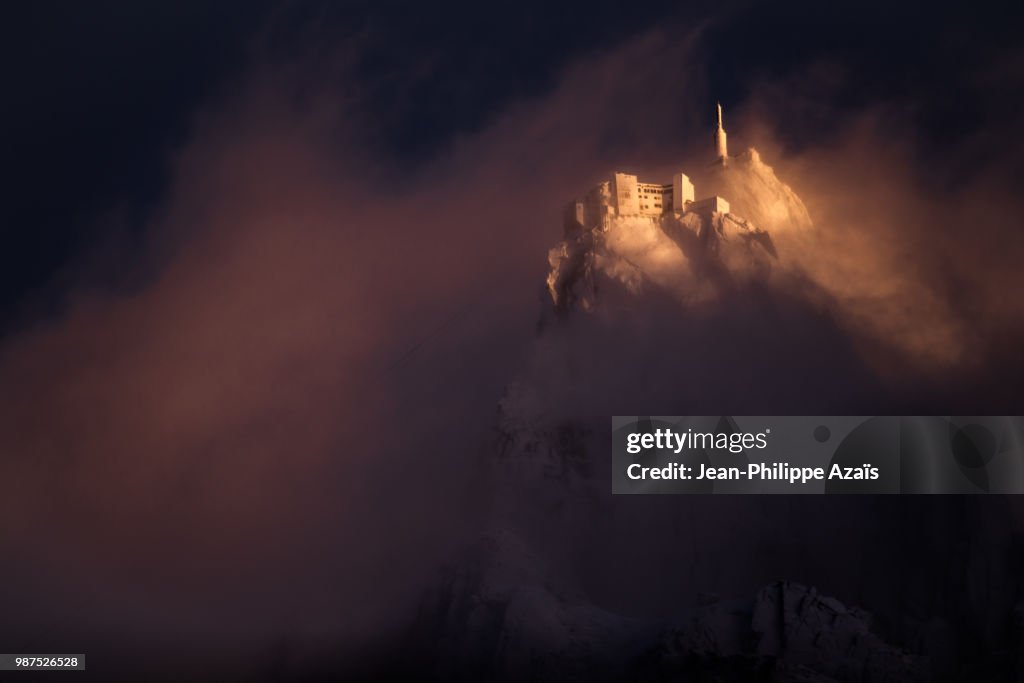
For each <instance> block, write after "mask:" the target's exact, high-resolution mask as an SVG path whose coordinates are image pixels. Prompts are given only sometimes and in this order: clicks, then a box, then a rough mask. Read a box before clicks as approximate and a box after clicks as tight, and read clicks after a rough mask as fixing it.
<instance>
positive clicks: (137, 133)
mask: <svg viewBox="0 0 1024 683" xmlns="http://www.w3.org/2000/svg"><path fill="white" fill-rule="evenodd" d="M925 8H926V9H925ZM1016 19H1017V17H1015V16H1008V15H1007V14H1006V10H1002V11H999V10H995V9H992V8H985V9H981V8H979V6H978V5H976V4H974V5H967V4H966V3H961V4H958V5H954V4H943V3H934V4H930V5H927V6H926V5H920V6H917V5H915V6H913V7H911V6H905V5H903V4H899V3H895V4H893V3H889V4H885V5H882V4H878V5H874V4H871V3H869V4H868V5H864V4H862V3H858V4H855V5H850V6H836V5H834V4H833V3H820V2H796V3H784V4H781V5H780V4H778V3H770V4H769V3H762V4H757V3H732V4H729V3H686V4H684V3H678V2H666V1H664V0H647V1H646V2H644V3H643V4H642V6H632V5H628V4H623V3H621V2H608V1H605V0H594V1H588V2H585V3H571V2H565V3H561V2H560V3H536V2H523V3H498V4H495V3H458V4H446V3H442V4H435V3H429V4H428V3H404V2H403V3H393V2H392V3H388V2H384V3H381V2H372V3H371V2H366V3H361V2H345V3H337V2H270V1H268V0H247V1H246V2H233V1H228V0H224V1H221V2H212V3H211V2H195V1H193V0H186V1H184V2H175V3H168V2H164V3H145V4H140V3H134V2H109V1H107V2H93V3H77V2H33V3H19V4H18V5H17V6H14V5H10V6H8V7H7V8H6V10H5V16H4V21H3V25H4V28H3V31H4V33H5V36H4V40H3V42H4V46H5V48H6V50H5V51H6V58H5V59H4V74H5V75H4V85H5V95H4V105H3V108H2V115H0V116H2V119H0V120H2V127H0V130H2V133H0V135H2V136H3V140H4V142H3V146H2V148H3V149H4V160H5V163H6V165H7V171H8V172H7V173H6V174H5V175H6V176H7V178H8V180H7V182H6V183H5V191H4V193H3V195H4V201H3V203H2V208H0V212H2V213H0V226H2V229H3V231H4V245H5V248H4V249H3V250H2V254H3V257H2V262H0V273H2V275H0V321H2V322H3V323H4V328H6V327H7V326H8V325H9V324H10V323H11V322H12V320H18V319H22V318H23V317H24V316H32V315H34V314H36V313H38V312H40V311H45V310H48V309H49V307H50V306H52V305H53V304H54V303H56V302H57V301H58V300H59V296H56V293H57V292H59V290H60V284H59V278H57V281H56V284H54V282H55V281H54V277H55V274H57V273H59V272H60V271H61V268H62V266H65V265H66V264H67V263H68V262H69V260H73V257H74V256H76V255H77V254H79V253H80V252H88V251H89V248H90V244H91V243H92V241H94V240H95V239H96V238H97V235H96V232H97V223H98V222H101V221H102V222H105V223H107V224H108V230H109V225H110V224H111V223H113V224H116V225H117V226H119V227H118V228H117V229H118V230H119V231H120V232H121V239H127V240H128V241H129V242H130V241H131V239H133V236H134V235H136V233H137V232H138V230H140V226H141V225H142V224H143V222H144V220H145V218H146V217H147V215H148V212H149V211H151V209H152V207H153V206H154V204H155V203H156V202H158V201H159V199H160V197H161V192H162V191H163V190H164V185H165V182H166V180H167V169H168V159H169V157H170V155H171V154H172V153H173V152H174V150H175V149H176V148H177V147H178V146H180V145H181V144H182V143H183V141H184V140H185V139H186V138H187V136H188V131H189V127H190V124H191V121H192V119H191V118H190V117H192V116H193V114H194V112H195V111H196V109H197V108H198V107H201V106H202V105H203V104H204V103H206V102H209V101H210V100H211V99H216V98H217V97H219V96H220V95H222V94H224V93H225V92H230V90H231V88H232V85H233V82H234V80H235V79H237V78H238V77H239V75H240V74H241V73H243V72H244V71H245V70H246V69H247V68H249V67H250V66H251V65H252V64H253V63H259V62H265V61H274V60H287V59H291V58H296V57H297V56H301V57H303V58H307V57H308V56H309V55H314V56H315V55H317V54H319V53H323V54H328V53H330V51H331V50H332V49H336V48H337V47H338V46H339V45H344V44H345V43H346V42H351V43H358V44H359V45H360V49H361V57H360V64H359V67H358V69H357V74H358V75H359V77H360V78H361V79H363V83H364V85H365V86H366V87H367V89H368V97H367V101H366V102H365V106H366V107H367V108H368V110H369V111H370V112H372V114H371V115H372V118H373V119H374V120H375V121H376V122H377V123H378V127H377V128H375V129H374V130H372V131H369V130H368V131H367V137H368V138H369V139H370V140H372V143H373V144H374V145H376V146H377V147H378V148H379V149H381V150H382V151H383V152H385V153H387V154H389V155H393V156H394V157H395V158H397V159H400V160H404V161H405V162H407V163H409V164H415V163H416V162H417V161H418V160H422V159H424V158H428V157H430V156H431V155H433V154H436V153H437V152H438V150H441V149H443V147H444V144H445V143H446V142H447V141H449V140H450V139H451V138H452V137H453V136H456V135H458V134H460V133H462V132H465V131H472V130H476V129H477V128H479V127H480V126H481V125H484V124H486V123H487V122H488V121H489V120H491V118H492V117H493V116H494V115H495V114H496V113H497V112H500V111H501V110H502V109H503V108H504V107H506V106H507V105H509V103H512V102H515V101H517V100H520V99H522V98H524V97H531V96H537V95H539V94H542V93H544V92H545V90H546V88H549V87H550V86H551V84H552V81H553V79H554V78H555V77H556V75H557V73H558V70H559V69H560V68H561V67H562V66H563V65H564V64H565V63H566V62H567V61H569V60H572V59H574V58H578V57H579V56H581V55H585V54H588V53H595V52H600V51H601V50H605V49H607V48H608V47H609V46H611V45H614V44H616V43H619V42H621V41H623V40H625V39H628V38H629V37H630V36H632V35H634V34H636V33H637V32H640V31H643V30H646V29H650V28H652V27H654V26H657V25H667V26H669V27H670V28H671V27H678V30H679V31H680V33H682V32H683V31H684V30H685V29H686V28H689V27H692V26H694V25H696V24H699V23H700V22H705V21H711V22H712V23H711V24H710V29H709V31H708V32H707V33H706V35H705V40H706V43H707V44H706V45H705V46H704V48H705V55H706V59H707V65H708V74H709V80H710V82H711V83H713V87H712V89H713V91H714V93H716V96H717V97H718V98H720V99H721V100H722V101H723V102H724V103H725V104H726V107H727V109H728V108H729V107H731V106H732V105H735V104H738V103H740V102H742V101H743V100H744V99H745V98H746V97H747V96H748V95H749V92H750V89H751V87H752V84H753V83H755V82H757V81H758V80H760V79H763V78H765V77H775V78H778V77H785V75H786V74H788V73H791V72H793V71H794V70H797V69H801V68H804V67H806V65H808V64H810V63H815V62H825V63H831V64H839V65H841V67H842V74H841V77H840V79H839V81H838V82H835V83H833V84H832V87H831V89H830V92H829V93H828V97H829V98H830V99H831V101H830V102H829V105H830V106H829V107H827V108H823V109H822V112H827V116H826V115H822V114H820V113H816V112H815V111H814V110H813V109H808V110H806V111H804V112H803V113H802V115H801V116H800V117H796V118H797V120H791V121H783V122H780V123H779V126H780V129H779V131H778V134H779V137H780V139H782V140H783V141H785V143H786V144H788V145H792V146H794V147H797V148H799V147H801V146H806V145H815V144H819V143H821V142H823V141H827V139H828V137H829V135H830V134H831V133H833V132H834V130H835V127H836V125H837V123H838V122H837V121H836V120H835V118H836V115H835V112H836V111H837V110H840V111H841V110H843V109H844V108H849V110H850V111H851V112H856V111H859V110H860V109H862V108H864V107H866V106H870V105H871V104H873V103H877V102H891V101H898V102H903V103H906V105H907V107H908V108H909V109H910V112H909V114H908V115H909V116H911V117H912V118H913V121H914V123H915V124H916V126H917V129H918V131H919V133H920V136H921V138H922V140H924V141H926V142H927V144H926V145H922V154H934V155H937V156H941V155H942V153H943V151H942V150H943V149H944V148H945V147H948V146H952V145H956V144H957V143H958V141H959V140H961V139H962V138H964V137H968V136H970V135H972V134H974V133H976V132H977V131H978V130H979V129H980V128H981V127H983V126H985V125H987V124H990V123H992V122H993V121H994V120H996V119H1002V120H1004V121H1005V120H1012V117H1015V116H1016V115H1017V112H1018V110H1019V108H1020V105H1021V102H1022V98H1021V89H1020V87H1019V86H1020V79H1019V78H1017V79H1016V81H1014V83H1015V84H1016V86H1017V87H1015V88H1014V89H1013V91H1006V89H1005V81H1004V82H1002V84H1003V87H999V88H993V87H991V84H989V83H986V82H985V81H984V80H983V79H979V78H977V76H978V74H979V73H984V72H985V71H986V70H988V69H991V68H992V65H993V64H997V63H1002V62H1001V60H1003V58H1004V56H1005V54H1006V53H1007V51H1008V50H1010V49H1012V47H1013V46H1014V45H1015V41H1016V40H1017V38H1018V35H1019V22H1018V21H1017V20H1016ZM636 68H638V69H640V68H644V69H656V68H657V65H651V64H645V65H637V67H636ZM1006 68H1011V69H1017V70H1018V71H1019V70H1020V69H1021V66H1020V64H1019V63H1017V64H1009V65H1007V67H1006ZM389 74H390V75H391V77H390V78H389V77H388V75H389ZM395 74H399V77H398V78H395V77H394V76H395ZM396 82H397V83H400V84H401V86H400V87H395V83H396ZM665 87H671V84H666V85H665ZM47 284H50V287H49V288H48V289H46V288H45V286H46V285H47ZM41 289H43V294H40V290H41ZM30 293H35V295H34V296H28V295H29V294H30Z"/></svg>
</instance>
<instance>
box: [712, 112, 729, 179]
mask: <svg viewBox="0 0 1024 683" xmlns="http://www.w3.org/2000/svg"><path fill="white" fill-rule="evenodd" d="M715 105H716V106H717V107H718V130H716V131H715V155H716V157H717V160H718V161H720V162H722V164H723V165H724V164H725V163H726V162H727V161H728V159H729V147H728V145H727V144H726V136H725V128H723V127H722V103H721V102H716V103H715Z"/></svg>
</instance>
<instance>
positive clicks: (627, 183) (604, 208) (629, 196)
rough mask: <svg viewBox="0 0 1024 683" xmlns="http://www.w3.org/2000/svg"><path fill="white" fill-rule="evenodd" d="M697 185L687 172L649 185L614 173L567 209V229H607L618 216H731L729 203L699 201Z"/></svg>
mask: <svg viewBox="0 0 1024 683" xmlns="http://www.w3.org/2000/svg"><path fill="white" fill-rule="evenodd" d="M715 154H716V163H720V164H722V165H725V164H726V163H727V160H728V148H727V147H726V135H725V129H724V128H723V127H722V105H720V104H719V105H718V129H717V130H716V132H715ZM695 197H696V195H695V193H694V187H693V183H692V182H690V178H689V176H687V175H686V174H685V173H676V174H675V175H673V176H672V182H671V183H668V184H664V185H663V184H659V183H645V182H640V181H639V180H637V177H636V176H635V175H631V174H629V173H619V172H616V173H613V174H612V177H611V179H610V180H606V181H604V182H603V183H600V184H599V185H597V186H596V187H594V188H592V189H591V190H590V191H589V192H587V194H586V195H584V196H583V198H582V199H577V200H575V201H572V202H570V203H569V205H568V206H567V207H566V214H565V226H566V229H567V230H569V229H578V228H580V227H583V228H592V227H599V226H602V227H603V226H604V225H605V224H606V221H608V220H610V219H611V218H613V217H615V216H651V217H654V218H656V217H659V216H662V215H664V214H669V213H672V214H679V215H681V214H685V213H701V214H708V215H710V214H713V213H721V214H727V213H729V202H727V201H726V200H725V199H724V198H722V197H718V196H711V197H706V198H704V199H700V200H696V199H695Z"/></svg>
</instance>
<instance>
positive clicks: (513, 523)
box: [411, 150, 1024, 683]
mask: <svg viewBox="0 0 1024 683" xmlns="http://www.w3.org/2000/svg"><path fill="white" fill-rule="evenodd" d="M713 176H714V178H712V180H711V185H710V187H708V191H709V192H716V193H718V194H720V195H721V196H724V197H726V198H727V199H728V200H729V201H730V211H729V212H728V213H708V214H698V213H687V214H683V215H682V216H672V215H669V216H663V217H659V218H646V217H621V218H618V219H615V220H612V221H610V222H609V223H608V224H607V225H605V226H601V227H592V228H590V229H579V230H570V231H568V232H567V234H566V236H565V238H564V239H563V240H562V241H561V242H560V243H559V244H558V245H556V246H555V247H554V248H553V249H552V250H551V252H550V253H549V264H550V267H551V269H550V272H549V275H548V279H547V288H546V295H545V298H546V307H547V310H548V311H549V312H550V311H554V312H556V313H557V315H556V316H554V317H556V318H558V320H557V322H555V323H552V324H550V325H548V326H545V327H544V328H543V332H542V333H541V335H540V336H539V338H538V340H537V348H536V352H535V354H534V356H533V357H532V358H531V359H530V361H529V362H528V363H527V368H526V369H524V370H523V371H522V373H521V374H520V376H519V377H517V378H515V380H514V381H512V382H510V383H509V385H508V389H507V391H506V395H505V397H504V398H503V400H502V401H501V404H500V405H499V406H498V411H497V417H496V421H495V425H494V431H493V439H492V440H491V442H490V443H489V444H487V447H486V448H485V449H484V450H485V456H484V457H485V460H486V463H485V464H486V467H487V469H488V471H489V473H490V483H491V486H492V489H491V491H490V494H491V495H490V499H491V500H492V502H493V507H492V509H491V511H490V522H491V528H492V529H493V532H492V533H491V534H490V535H489V536H487V537H486V538H485V539H482V540H481V541H480V543H479V544H477V546H475V547H474V548H473V549H471V550H470V551H469V552H468V553H467V555H466V556H465V557H463V558H461V559H460V560H458V561H455V562H454V563H453V565H452V567H451V569H450V570H449V571H448V572H447V574H446V575H445V576H444V577H443V579H442V580H441V581H439V584H438V586H437V588H436V589H435V590H434V591H432V592H431V593H430V594H429V595H428V596H425V597H424V600H423V603H422V607H421V610H420V613H419V616H418V619H417V623H416V627H415V629H414V632H413V634H412V637H411V642H414V643H416V644H417V647H419V648H421V649H422V650H423V653H424V658H425V661H428V662H429V667H428V668H429V670H430V671H432V672H434V673H435V674H436V675H437V676H438V677H440V678H443V679H457V680H537V681H544V680H587V681H594V680H652V681H670V680H671V681H675V680H703V681H719V680H721V681H726V680H749V679H756V680H766V681H807V682H819V683H824V682H827V681H897V680H900V681H902V680H911V681H912V680H924V679H939V680H942V679H944V678H945V679H947V680H958V679H963V678H964V677H965V676H967V677H968V678H969V679H970V680H1001V678H1000V677H1003V678H1005V677H1006V676H1007V675H1011V674H1012V673H1013V672H1014V671H1017V670H1018V669H1017V668H1015V667H1017V666H1018V665H1017V663H1016V661H1015V659H1014V657H1015V656H1016V655H1014V654H1013V653H1015V652H1018V651H1020V647H1019V645H1020V642H1021V640H1022V638H1024V636H1022V635H1021V634H1022V633H1024V627H1022V626H1021V624H1024V618H1021V617H1020V616H1019V615H1020V614H1024V608H1022V609H1015V607H1014V605H1015V604H1016V603H1017V601H1018V600H1019V599H1020V596H1021V588H1020V581H1019V580H1018V579H1016V578H1015V576H1016V575H1015V572H1016V571H1017V569H1019V568H1021V561H1020V555H1021V553H1020V550H1019V543H1018V541H1017V538H1016V536H1015V532H1014V526H1013V524H1012V523H1011V521H1010V517H1011V511H1010V509H1009V506H1008V504H1007V502H1006V501H1005V500H1004V499H998V498H984V499H980V498H979V499H955V500H940V499H937V498H935V499H931V498H929V499H927V500H922V499H921V498H928V497H921V498H917V499H915V498H908V499H905V498H899V499H897V498H894V497H891V498H888V499H883V498H875V497H854V496H851V497H844V498H827V499H826V498H822V497H815V496H808V497H792V498H791V497H787V496H778V497H772V498H771V499H770V500H769V499H764V498H759V497H721V496H715V497H712V496H707V497H701V496H692V497H691V496H624V497H612V496H611V495H610V470H609V468H610V459H609V457H608V446H607V444H608V443H609V439H610V427H609V419H608V417H609V416H610V415H613V414H622V413H623V412H626V411H632V410H635V409H637V408H643V409H647V408H655V409H661V410H663V411H665V410H669V411H671V410H675V411H676V412H678V413H680V414H686V413H693V412H694V411H703V412H714V411H715V410H717V409H718V406H723V407H724V406H732V407H733V408H735V409H737V410H739V409H742V407H743V406H744V405H759V406H762V409H763V406H766V405H767V406H772V409H775V410H785V409H786V406H785V404H783V403H781V402H780V401H779V400H778V397H779V396H784V395H785V393H784V391H785V389H787V388H790V387H792V388H793V390H794V391H795V392H796V393H797V394H799V395H800V396H802V397H803V398H802V399H801V400H803V401H804V403H802V404H800V405H807V399H806V397H807V396H812V397H814V401H816V402H817V403H816V405H818V406H819V408H821V406H827V405H828V404H827V403H826V402H825V401H826V398H827V396H828V393H827V392H828V391H830V390H832V389H830V387H833V386H836V387H838V391H839V392H843V391H845V392H849V391H850V387H852V386H853V385H854V384H855V381H856V378H857V377H859V375H861V374H863V373H862V372H861V370H860V368H859V366H858V365H856V363H855V362H853V361H844V360H843V359H842V357H841V350H842V347H841V341H842V339H841V336H834V335H833V336H830V333H828V332H827V330H829V329H831V328H829V327H828V324H829V320H828V319H827V316H826V317H825V318H824V319H821V318H820V317H819V316H818V314H817V313H815V312H814V311H811V312H808V311H807V310H805V309H804V308H802V307H801V306H802V304H801V303H799V302H798V303H796V304H794V303H793V302H792V299H791V298H786V296H788V294H787V295H786V296H781V297H775V296H773V295H771V292H772V291H773V290H776V289H778V287H777V284H778V281H779V280H780V279H783V280H784V279H785V278H796V279H797V281H798V283H799V284H800V288H796V289H794V288H793V287H790V286H788V285H787V289H786V291H787V292H789V291H797V292H799V293H800V294H801V296H802V293H803V289H802V287H804V284H803V283H802V281H800V280H799V277H798V275H794V274H793V272H792V271H791V270H790V266H789V265H787V263H786V254H785V252H784V250H783V248H782V246H783V245H782V244H780V243H778V240H776V239H775V238H776V237H777V236H778V235H782V234H791V233H797V234H799V233H801V232H806V231H809V230H812V225H811V221H810V218H809V217H808V215H807V211H806V209H805V208H804V205H803V203H802V202H801V201H800V199H799V197H797V196H796V195H795V193H793V191H792V190H791V189H790V188H789V187H788V186H787V185H785V183H783V182H781V181H780V180H779V179H778V178H776V177H775V174H774V172H773V171H772V170H771V168H770V167H768V166H767V165H765V164H764V163H763V162H762V161H761V160H760V158H759V156H758V155H757V153H756V152H755V151H753V150H751V151H750V152H748V153H747V154H745V155H742V156H741V157H738V158H736V159H735V160H730V164H729V165H728V166H726V167H722V168H717V169H715V170H714V172H713ZM714 183H718V184H717V185H715V184H714ZM703 187H704V186H702V188H703ZM765 292H767V293H768V294H764V293H765ZM822 329H825V330H826V332H821V330H822ZM822 349H825V350H827V355H826V358H827V362H826V363H825V364H823V365H821V366H815V365H813V361H814V359H815V358H816V357H817V356H818V355H820V354H821V353H822ZM787 362H789V363H791V364H793V367H792V368H787V367H786V366H785V364H786V363H787ZM844 363H847V367H846V370H845V372H847V374H846V375H844V374H843V372H844V370H843V367H844ZM801 373H802V374H801ZM723 377H724V378H725V381H721V382H720V381H719V380H720V379H722V378H723ZM817 377H823V378H824V382H823V383H822V384H821V385H814V384H808V383H807V382H812V381H814V379H815V378H817ZM808 378H810V379H808ZM780 386H781V387H782V389H781V390H779V389H778V387H780ZM769 389H771V391H769ZM772 391H774V392H775V393H772ZM834 391H835V390H834ZM730 392H731V393H730ZM870 395H872V396H874V395H875V392H871V394H870ZM751 397H752V398H751ZM748 398H749V399H750V400H751V403H748V404H744V401H745V400H747V399H748ZM839 405H842V404H839ZM687 408H690V409H689V410H687ZM821 409H824V408H821ZM805 412H806V409H805ZM837 412H840V413H844V412H847V411H845V410H843V409H842V408H839V409H838V410H837ZM697 414H700V413H699V412H698V413H697ZM751 414H753V413H751ZM779 579H789V580H790V581H779ZM797 582H798V583H797ZM819 591H820V593H819ZM719 595H721V596H725V597H724V598H723V599H719V598H718V597H717V596H719ZM825 595H834V596H836V597H835V598H831V597H825ZM848 605H859V607H849V606H848ZM868 612H870V613H871V614H872V615H874V616H873V617H871V616H869V615H868ZM985 667H990V668H991V670H990V669H989V668H985Z"/></svg>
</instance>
